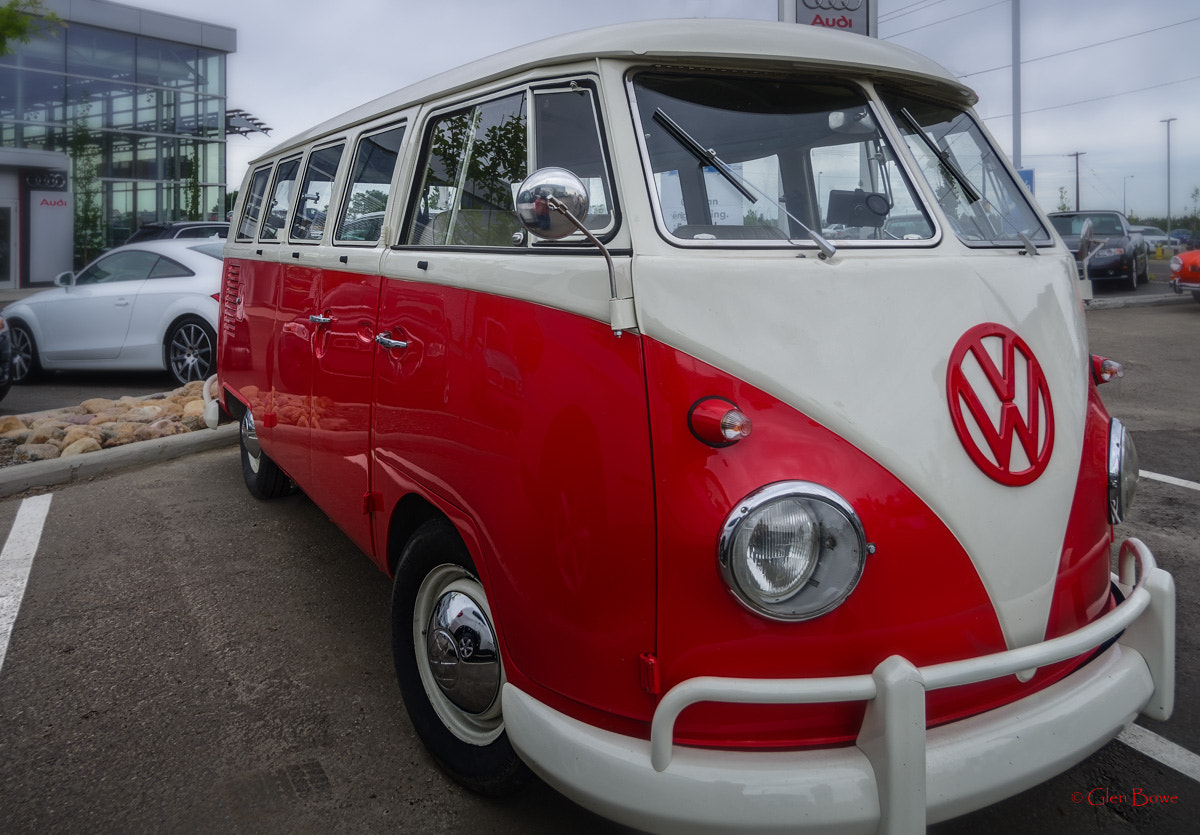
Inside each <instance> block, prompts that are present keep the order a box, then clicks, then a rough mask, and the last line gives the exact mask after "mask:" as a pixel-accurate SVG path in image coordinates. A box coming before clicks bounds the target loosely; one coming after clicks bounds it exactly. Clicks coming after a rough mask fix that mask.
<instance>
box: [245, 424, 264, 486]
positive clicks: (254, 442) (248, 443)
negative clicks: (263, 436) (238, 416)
mask: <svg viewBox="0 0 1200 835" xmlns="http://www.w3.org/2000/svg"><path fill="white" fill-rule="evenodd" d="M242 446H243V447H245V448H246V458H247V459H248V460H249V462H250V469H251V470H253V471H254V472H256V473H257V472H258V467H259V463H260V462H261V460H262V447H261V446H259V443H258V433H257V432H255V431H254V415H252V414H251V413H250V410H249V409H247V410H246V413H245V414H244V415H242Z"/></svg>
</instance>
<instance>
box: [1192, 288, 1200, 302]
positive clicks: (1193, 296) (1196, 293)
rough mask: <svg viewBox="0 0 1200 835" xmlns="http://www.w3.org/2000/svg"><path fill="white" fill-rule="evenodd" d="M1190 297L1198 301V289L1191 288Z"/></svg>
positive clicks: (1199, 297)
mask: <svg viewBox="0 0 1200 835" xmlns="http://www.w3.org/2000/svg"><path fill="white" fill-rule="evenodd" d="M1192 298H1193V299H1195V300H1196V301H1198V302H1200V290H1193V291H1192Z"/></svg>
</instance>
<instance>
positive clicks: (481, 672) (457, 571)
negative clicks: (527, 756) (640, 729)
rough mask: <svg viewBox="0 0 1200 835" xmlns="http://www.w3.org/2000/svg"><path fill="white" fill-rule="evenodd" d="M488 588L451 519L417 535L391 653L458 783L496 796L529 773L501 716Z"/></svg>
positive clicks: (412, 712) (414, 709)
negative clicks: (512, 743) (481, 582)
mask: <svg viewBox="0 0 1200 835" xmlns="http://www.w3.org/2000/svg"><path fill="white" fill-rule="evenodd" d="M493 623H494V621H493V618H492V612H491V608H490V607H489V606H488V601H487V595H486V594H485V593H484V591H483V586H482V585H481V584H480V583H479V579H478V577H477V575H476V571H475V566H474V564H473V563H472V561H471V557H470V554H468V553H467V548H466V546H465V545H464V544H463V541H462V539H461V538H460V537H459V536H458V533H457V532H456V531H455V530H454V528H453V527H452V526H451V525H450V523H449V522H448V521H446V520H445V519H434V520H431V521H429V522H426V523H425V524H424V525H422V526H421V527H420V528H418V529H417V532H416V533H415V534H413V537H412V539H411V540H409V542H408V545H407V546H406V547H405V549H404V553H403V554H401V556H400V562H399V564H398V565H397V566H396V581H395V585H394V586H393V590H392V654H393V657H394V660H395V664H396V678H397V679H398V680H399V682H400V692H401V694H402V695H403V697H404V706H405V708H406V709H407V710H408V715H409V718H410V719H411V720H412V723H413V728H414V729H415V730H416V732H417V735H418V736H420V737H421V741H422V742H423V743H424V744H425V747H426V748H427V749H428V750H429V753H430V754H432V755H433V758H434V759H435V760H437V762H438V764H439V765H441V767H442V768H443V769H445V771H446V772H447V773H448V774H449V775H450V776H451V777H453V778H454V779H455V780H456V781H458V782H459V783H461V784H462V785H464V786H466V787H467V788H469V789H472V790H473V791H477V792H480V793H481V794H485V795H489V796H492V797H501V796H504V795H508V794H511V793H512V792H514V791H516V790H517V789H519V788H521V787H522V786H524V785H525V784H526V783H527V782H528V781H529V779H530V776H531V774H530V771H529V769H528V768H527V767H526V765H525V764H524V763H523V762H521V759H520V758H519V757H518V756H517V753H516V751H514V750H513V747H512V745H511V744H510V743H509V741H508V734H507V733H506V732H505V730H504V716H503V714H502V713H501V706H500V691H501V688H502V686H503V684H504V667H503V664H502V663H501V659H500V648H499V645H498V642H497V639H496V631H495V628H494V626H493Z"/></svg>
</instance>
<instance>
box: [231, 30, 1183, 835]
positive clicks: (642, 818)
mask: <svg viewBox="0 0 1200 835" xmlns="http://www.w3.org/2000/svg"><path fill="white" fill-rule="evenodd" d="M973 101H974V96H973V94H972V93H971V91H970V90H968V89H967V88H965V87H963V86H962V85H961V84H960V83H958V82H957V81H956V80H955V79H954V78H953V77H951V76H950V75H948V74H947V73H946V72H945V71H944V70H942V69H941V68H940V67H938V66H937V65H935V64H933V63H931V62H930V61H928V60H926V59H924V58H922V57H921V56H919V55H916V54H914V53H912V52H909V51H907V50H904V49H900V48H897V47H895V46H891V45H888V44H885V43H881V42H879V41H877V40H871V39H866V38H861V37H858V36H854V35H850V34H845V33H839V32H827V31H821V30H819V29H814V28H809V27H799V26H791V25H785V24H777V23H759V22H747V21H728V20H725V21H716V20H695V21H693V20H673V21H665V22H654V23H640V24H633V25H623V26H616V27H611V28H605V29H598V30H593V31H588V32H582V33H579V34H575V35H568V36H564V37H561V38H556V39H553V40H549V41H544V42H541V43H536V44H533V45H530V46H526V47H522V48H520V49H516V50H513V51H510V52H506V53H503V54H500V55H496V56H494V57H492V58H488V59H485V60H482V61H479V62H476V63H473V64H471V65H469V66H466V67H463V68H462V69H459V70H455V71H453V72H450V73H446V74H444V75H440V76H437V77H435V78H432V79H430V80H428V81H424V82H421V83H419V84H416V85H414V86H412V87H408V88H405V89H402V90H400V91H398V92H396V93H394V94H392V95H389V96H386V97H384V98H382V99H379V100H377V101H374V102H371V103H369V104H366V105H364V106H362V107H359V108H357V109H355V110H351V111H349V112H348V113H346V114H345V115H344V116H342V117H340V118H338V119H336V120H333V121H331V122H327V123H325V124H322V125H319V126H317V127H315V128H313V129H312V130H310V131H309V132H307V133H304V134H302V135H300V136H298V137H296V138H294V139H292V140H290V141H288V142H285V143H284V144H282V145H280V146H279V147H278V148H277V149H275V150H274V151H272V152H271V153H270V154H268V155H266V156H264V157H263V158H261V159H260V160H258V161H257V162H255V163H254V164H252V166H251V168H250V170H249V172H248V174H247V177H246V180H245V183H244V184H243V187H242V189H241V191H240V196H239V201H238V206H237V210H236V215H235V221H234V228H233V230H232V233H231V234H230V236H229V240H228V244H227V247H226V250H225V255H226V260H225V274H224V283H223V298H222V316H221V321H220V335H219V344H220V352H219V369H220V371H219V383H220V391H221V394H220V400H221V402H222V404H223V406H224V408H225V409H226V410H227V411H228V412H230V413H232V414H233V415H234V416H235V417H236V418H237V419H239V420H240V421H241V440H242V467H243V472H244V475H245V479H246V483H247V486H248V487H249V489H250V491H251V492H252V493H253V494H254V495H256V496H259V497H261V498H270V497H272V496H278V495H281V494H283V493H285V492H288V491H289V490H291V489H293V487H298V488H299V489H301V490H303V491H304V492H305V493H306V494H307V495H308V496H309V497H310V498H311V499H312V500H313V502H315V503H316V504H317V505H318V506H319V507H320V508H321V509H322V510H323V511H325V512H326V513H327V514H328V515H329V516H330V517H331V518H332V519H333V520H334V521H335V522H336V523H337V524H338V525H340V526H341V527H342V529H343V530H344V531H345V532H346V534H347V535H348V536H349V537H350V538H351V539H353V540H354V542H355V543H357V544H358V545H359V546H360V547H361V548H362V549H363V550H364V551H365V552H366V553H367V554H368V555H369V556H370V557H371V558H372V559H373V560H374V561H375V562H376V563H377V564H378V565H379V567H380V569H382V570H383V571H385V572H387V573H388V574H389V575H392V576H394V578H395V581H394V597H393V608H392V629H393V634H394V648H395V664H396V671H397V674H398V677H399V681H400V687H401V691H402V694H403V697H404V702H405V705H406V707H407V709H408V712H409V715H410V716H411V718H412V722H413V724H414V726H415V728H416V730H417V731H418V733H419V734H420V736H421V738H422V739H423V741H424V742H425V744H426V745H427V746H428V748H429V750H430V751H431V752H432V754H433V756H434V757H435V758H436V759H437V760H438V761H439V762H440V763H441V764H442V765H443V766H444V767H445V769H446V770H447V771H448V772H449V773H450V774H451V775H453V776H454V777H455V778H456V779H458V780H460V781H461V782H462V783H464V784H466V785H468V786H471V787H473V788H476V789H479V790H481V791H485V792H490V793H500V792H504V791H507V790H510V789H512V788H514V787H515V786H517V785H519V784H520V783H521V782H522V781H523V780H524V779H525V778H526V777H527V776H528V773H529V770H530V769H532V771H534V772H536V773H537V774H539V775H541V776H542V777H543V778H545V779H546V780H547V781H548V782H550V783H551V784H553V785H554V786H556V787H557V788H558V789H560V790H561V791H562V792H564V793H565V794H567V795H568V796H570V797H571V798H573V799H575V800H576V801H578V802H579V803H581V804H583V805H584V806H587V807H590V808H592V809H594V810H596V811H598V812H599V813H601V814H603V815H606V816H609V817H611V818H613V819H615V820H618V821H623V822H626V823H628V824H631V825H634V826H638V827H641V828H644V829H649V830H656V831H666V830H673V829H674V830H681V831H688V832H699V831H733V830H737V831H755V830H758V831H771V830H775V831H788V832H790V831H794V830H795V829H799V828H804V827H808V828H811V829H814V830H818V831H822V832H832V831H847V832H851V831H853V832H858V831H862V832H870V831H875V830H877V829H879V830H883V831H889V832H914V831H918V830H920V829H921V827H922V826H923V825H924V824H925V823H927V822H932V821H937V820H941V819H945V818H948V817H952V816H954V815H957V814H961V813H963V812H966V811H968V810H971V809H974V808H977V807H980V806H983V805H985V804H988V803H991V802H993V801H995V800H997V799H999V798H1002V797H1005V796H1007V795H1010V794H1012V793H1014V792H1017V791H1020V790H1022V789H1024V788H1026V787H1028V786H1031V785H1033V784H1036V783H1038V782H1039V781H1041V780H1043V779H1045V778H1047V777H1049V776H1050V775H1052V774H1055V773H1057V772H1059V771H1061V770H1063V769H1064V768H1066V767H1067V766H1069V765H1070V764H1071V763H1073V762H1075V761H1078V760H1080V759H1082V758H1084V757H1086V756H1087V755H1088V754H1089V753H1090V752H1092V751H1094V750H1095V749H1096V748H1098V747H1099V746H1101V745H1103V744H1104V743H1105V742H1106V741H1107V740H1109V739H1111V738H1112V737H1113V736H1114V735H1116V734H1117V733H1118V732H1119V731H1120V730H1121V729H1122V727H1123V726H1125V725H1126V724H1127V723H1129V722H1131V721H1132V720H1133V719H1134V718H1135V717H1136V716H1138V715H1139V713H1143V714H1146V715H1149V716H1151V717H1155V718H1159V719H1164V718H1166V717H1167V716H1169V714H1170V712H1171V707H1172V700H1173V690H1174V681H1173V679H1174V655H1173V652H1174V650H1173V645H1174V635H1173V630H1174V592H1173V585H1172V580H1171V577H1170V575H1168V574H1166V573H1165V572H1164V571H1162V570H1161V569H1159V568H1157V567H1156V565H1155V562H1154V559H1153V556H1152V555H1151V553H1150V552H1149V550H1148V549H1147V548H1146V547H1145V546H1144V545H1143V544H1142V543H1140V542H1139V541H1136V540H1126V541H1124V542H1122V543H1120V544H1119V546H1118V545H1117V544H1116V543H1117V541H1118V540H1117V539H1116V538H1115V537H1114V533H1113V526H1114V525H1115V524H1116V523H1118V522H1120V520H1121V517H1122V514H1123V513H1124V512H1125V509H1126V508H1127V506H1128V504H1129V502H1130V500H1131V499H1132V496H1133V490H1134V486H1135V483H1136V479H1137V463H1136V456H1135V454H1134V451H1133V446H1132V444H1131V442H1130V440H1129V438H1128V436H1127V435H1126V433H1125V430H1124V428H1123V427H1122V425H1121V424H1120V422H1119V421H1117V420H1114V419H1112V418H1111V417H1110V416H1109V414H1108V413H1107V412H1106V410H1105V408H1104V405H1103V403H1102V402H1101V399H1100V397H1099V395H1098V393H1097V384H1098V383H1100V382H1101V381H1102V380H1103V379H1105V378H1106V377H1108V376H1110V375H1111V374H1112V373H1113V370H1114V369H1113V364H1112V363H1111V362H1108V361H1105V360H1102V359H1101V358H1097V357H1092V356H1091V355H1089V353H1088V349H1087V340H1086V334H1085V330H1084V321H1083V315H1082V307H1081V302H1080V299H1079V291H1078V289H1077V285H1078V281H1077V277H1076V269H1075V261H1074V258H1073V256H1072V254H1071V253H1070V252H1069V251H1068V250H1067V249H1066V248H1065V247H1064V246H1063V244H1062V242H1061V241H1060V239H1059V238H1057V237H1056V236H1055V234H1054V233H1053V232H1052V231H1051V227H1050V225H1049V224H1048V223H1047V221H1046V218H1045V216H1044V215H1043V214H1042V212H1041V211H1040V210H1039V209H1038V208H1037V207H1036V206H1035V205H1034V203H1033V202H1032V201H1031V199H1030V198H1029V195H1028V194H1027V193H1026V192H1025V191H1024V190H1023V189H1022V188H1021V186H1020V185H1019V184H1018V179H1017V177H1016V175H1015V174H1014V172H1013V170H1012V168H1011V167H1010V166H1009V164H1008V163H1007V161H1006V160H1005V159H1004V156H1003V155H1002V154H1001V153H1000V152H999V151H998V150H997V148H996V146H995V144H994V142H993V141H992V140H991V139H990V138H989V137H988V135H987V131H986V130H985V129H984V128H983V126H982V125H981V124H980V122H979V120H978V119H977V118H976V117H975V116H974V115H973V113H972V111H971V109H970V107H971V105H972V103H973ZM825 229H831V230H832V229H836V230H837V237H836V239H835V240H831V237H832V234H830V235H826V234H825V233H824V231H823V230H825ZM1114 560H1115V561H1116V564H1117V565H1118V572H1117V574H1114V573H1112V566H1113V564H1114Z"/></svg>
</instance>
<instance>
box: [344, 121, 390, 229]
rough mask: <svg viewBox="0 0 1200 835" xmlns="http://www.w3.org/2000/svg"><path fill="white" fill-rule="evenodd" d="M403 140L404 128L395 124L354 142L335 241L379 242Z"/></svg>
mask: <svg viewBox="0 0 1200 835" xmlns="http://www.w3.org/2000/svg"><path fill="white" fill-rule="evenodd" d="M403 139H404V125H399V126H397V127H394V128H388V129H387V130H382V131H379V132H378V133H372V134H368V135H366V136H364V137H362V138H361V139H359V140H358V147H357V148H356V149H355V151H354V164H353V167H352V168H351V170H350V177H349V178H348V179H349V186H348V188H347V190H346V196H345V199H344V200H343V201H342V210H341V217H339V218H338V225H337V232H336V233H335V234H334V240H335V241H338V242H339V243H358V242H369V243H376V242H377V241H378V240H379V235H380V231H381V230H382V228H383V212H384V209H386V208H387V201H388V195H389V194H390V192H391V188H392V172H393V171H395V169H396V160H397V158H399V156H400V143H401V142H402V141H403Z"/></svg>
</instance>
